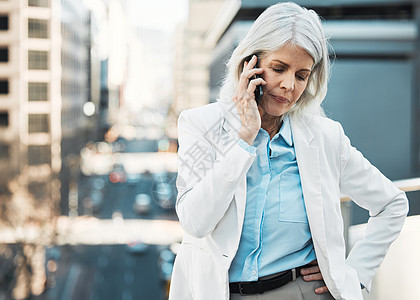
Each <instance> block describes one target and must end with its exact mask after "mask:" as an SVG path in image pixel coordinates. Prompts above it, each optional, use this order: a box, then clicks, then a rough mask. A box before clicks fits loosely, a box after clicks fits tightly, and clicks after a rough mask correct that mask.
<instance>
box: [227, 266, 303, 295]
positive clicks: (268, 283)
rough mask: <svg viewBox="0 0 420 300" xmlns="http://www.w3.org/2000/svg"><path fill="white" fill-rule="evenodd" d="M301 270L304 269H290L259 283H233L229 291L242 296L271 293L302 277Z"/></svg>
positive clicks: (260, 280)
mask: <svg viewBox="0 0 420 300" xmlns="http://www.w3.org/2000/svg"><path fill="white" fill-rule="evenodd" d="M301 268H302V267H299V268H294V269H290V270H288V271H286V272H285V273H284V274H281V275H279V276H277V277H274V278H270V279H265V280H264V279H258V281H248V282H231V283H229V289H230V292H231V293H235V294H241V295H254V294H262V293H264V292H266V291H271V290H274V289H277V288H279V287H282V286H283V285H285V284H287V283H289V282H290V281H295V280H296V278H298V277H299V276H301V274H300V269H301Z"/></svg>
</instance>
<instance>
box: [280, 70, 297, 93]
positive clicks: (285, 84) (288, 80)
mask: <svg viewBox="0 0 420 300" xmlns="http://www.w3.org/2000/svg"><path fill="white" fill-rule="evenodd" d="M280 87H281V88H282V89H285V90H286V91H287V92H290V91H293V90H294V88H295V76H294V75H291V74H285V76H284V77H283V80H282V81H281V82H280Z"/></svg>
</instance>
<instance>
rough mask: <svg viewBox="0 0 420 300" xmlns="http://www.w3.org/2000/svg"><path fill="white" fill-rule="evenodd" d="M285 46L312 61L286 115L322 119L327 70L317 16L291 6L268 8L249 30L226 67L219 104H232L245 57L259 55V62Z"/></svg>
mask: <svg viewBox="0 0 420 300" xmlns="http://www.w3.org/2000/svg"><path fill="white" fill-rule="evenodd" d="M286 43H292V44H293V45H296V46H299V47H301V48H303V49H304V50H306V52H308V54H309V55H310V56H312V58H313V60H314V66H313V69H312V73H311V75H310V76H309V78H308V84H307V87H306V89H305V91H304V92H303V94H302V95H301V97H300V98H299V100H298V101H297V102H296V104H295V105H294V107H293V108H292V109H291V110H290V111H289V112H288V114H294V113H305V114H306V113H309V114H316V115H323V114H324V113H323V109H322V108H321V103H322V101H323V100H324V98H325V95H326V93H327V82H328V77H329V68H330V66H329V58H328V48H327V39H326V37H325V34H324V31H323V28H322V25H321V20H320V18H319V16H318V15H317V14H316V13H315V12H314V11H313V10H308V9H306V8H304V7H301V6H299V5H297V4H295V3H292V2H287V3H278V4H275V5H273V6H270V7H268V8H267V9H266V10H265V11H264V12H263V13H262V14H261V15H260V16H259V17H258V18H257V20H256V21H255V22H254V24H253V25H252V26H251V28H250V30H249V31H248V33H247V35H246V36H245V38H244V39H243V40H242V41H241V42H240V43H239V44H238V46H237V47H236V49H235V50H234V51H233V53H232V56H231V57H230V60H229V62H228V63H227V71H226V74H225V80H224V83H223V85H222V87H221V89H220V95H219V97H220V99H219V100H220V101H232V97H233V94H234V92H235V90H236V87H237V85H238V82H239V76H240V74H241V72H242V68H243V63H244V60H245V58H246V57H248V56H249V55H252V54H254V53H259V55H258V56H259V59H260V58H261V57H264V56H265V55H266V54H267V53H268V52H271V51H276V50H278V49H280V48H281V47H282V46H283V45H285V44H286Z"/></svg>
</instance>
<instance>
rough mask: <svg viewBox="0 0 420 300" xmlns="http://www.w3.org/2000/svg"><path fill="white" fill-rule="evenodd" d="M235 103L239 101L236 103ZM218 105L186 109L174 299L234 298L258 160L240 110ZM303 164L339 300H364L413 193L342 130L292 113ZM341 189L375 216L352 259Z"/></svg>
mask: <svg viewBox="0 0 420 300" xmlns="http://www.w3.org/2000/svg"><path fill="white" fill-rule="evenodd" d="M232 105H233V104H232ZM232 105H231V104H228V103H223V102H217V103H213V104H209V105H206V106H203V107H199V108H195V109H190V110H187V111H184V112H183V113H181V115H180V117H179V121H178V132H179V137H178V138H179V152H178V154H179V168H178V179H177V188H178V199H177V204H176V211H177V214H178V217H179V220H180V224H181V226H182V228H183V229H184V232H185V234H184V238H183V241H182V244H181V247H180V250H179V252H178V254H177V257H176V260H175V264H174V270H173V274H172V282H171V289H170V295H169V299H170V300H188V299H194V300H215V299H217V300H219V299H220V300H222V299H225V300H227V299H229V278H228V271H229V267H230V264H231V262H232V259H233V258H234V256H235V253H236V251H237V248H238V244H239V239H240V236H241V230H242V224H243V218H244V213H245V203H246V173H247V171H248V169H249V167H250V166H251V164H252V162H253V161H254V159H255V156H254V155H251V154H249V153H248V152H247V151H245V150H244V149H242V148H241V147H240V146H239V145H238V144H237V143H236V140H235V139H236V138H237V132H238V130H239V128H240V120H239V117H238V114H237V112H236V108H235V107H234V106H232ZM291 126H292V132H293V140H294V145H295V151H296V159H297V163H298V166H299V172H300V176H301V182H302V189H303V196H304V201H305V206H306V211H307V215H308V221H309V225H310V230H311V234H312V239H313V243H314V247H315V253H316V257H317V260H318V264H319V267H320V269H321V273H322V276H323V278H324V281H325V283H326V285H327V286H328V289H329V291H330V292H331V294H332V295H333V296H334V298H335V299H363V298H362V293H361V288H360V283H362V284H363V285H364V286H365V287H366V288H367V290H369V288H370V284H371V280H372V277H373V276H374V274H375V272H376V270H377V269H378V267H379V265H380V263H381V262H382V260H383V259H384V257H385V254H386V252H387V250H388V248H389V246H390V244H391V243H392V242H393V241H394V240H395V239H396V238H397V236H398V234H399V232H400V230H401V228H402V226H403V223H404V220H405V217H406V215H407V212H408V201H407V198H406V196H405V194H404V193H403V192H402V191H400V190H399V189H397V188H396V187H395V186H394V185H393V184H392V182H391V181H389V180H388V179H387V178H385V177H384V176H383V175H382V174H381V173H380V172H379V171H378V170H377V169H376V168H375V167H374V166H372V165H371V164H370V163H369V162H368V161H367V160H366V159H365V158H364V157H363V156H362V154H361V153H360V152H358V151H357V150H356V149H355V148H354V147H352V146H351V145H350V141H349V139H348V138H347V137H346V136H345V134H344V132H343V129H342V127H341V125H340V124H339V123H337V122H335V121H332V120H330V119H328V118H324V117H305V118H303V117H291ZM341 193H343V194H346V195H348V196H350V197H351V199H352V200H353V201H355V202H356V203H357V204H358V205H359V206H361V207H363V208H365V209H367V210H369V213H370V218H369V223H368V226H367V231H366V237H365V239H363V240H362V241H360V242H358V243H357V244H356V245H355V246H354V247H353V249H352V250H351V252H350V254H349V256H348V258H347V259H346V249H345V240H344V237H343V219H342V215H341V209H340V195H341Z"/></svg>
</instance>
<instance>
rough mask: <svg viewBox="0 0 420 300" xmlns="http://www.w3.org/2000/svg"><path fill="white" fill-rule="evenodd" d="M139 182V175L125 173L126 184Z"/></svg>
mask: <svg viewBox="0 0 420 300" xmlns="http://www.w3.org/2000/svg"><path fill="white" fill-rule="evenodd" d="M140 180H141V175H140V174H138V173H127V183H131V184H137V183H139V182H140Z"/></svg>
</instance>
